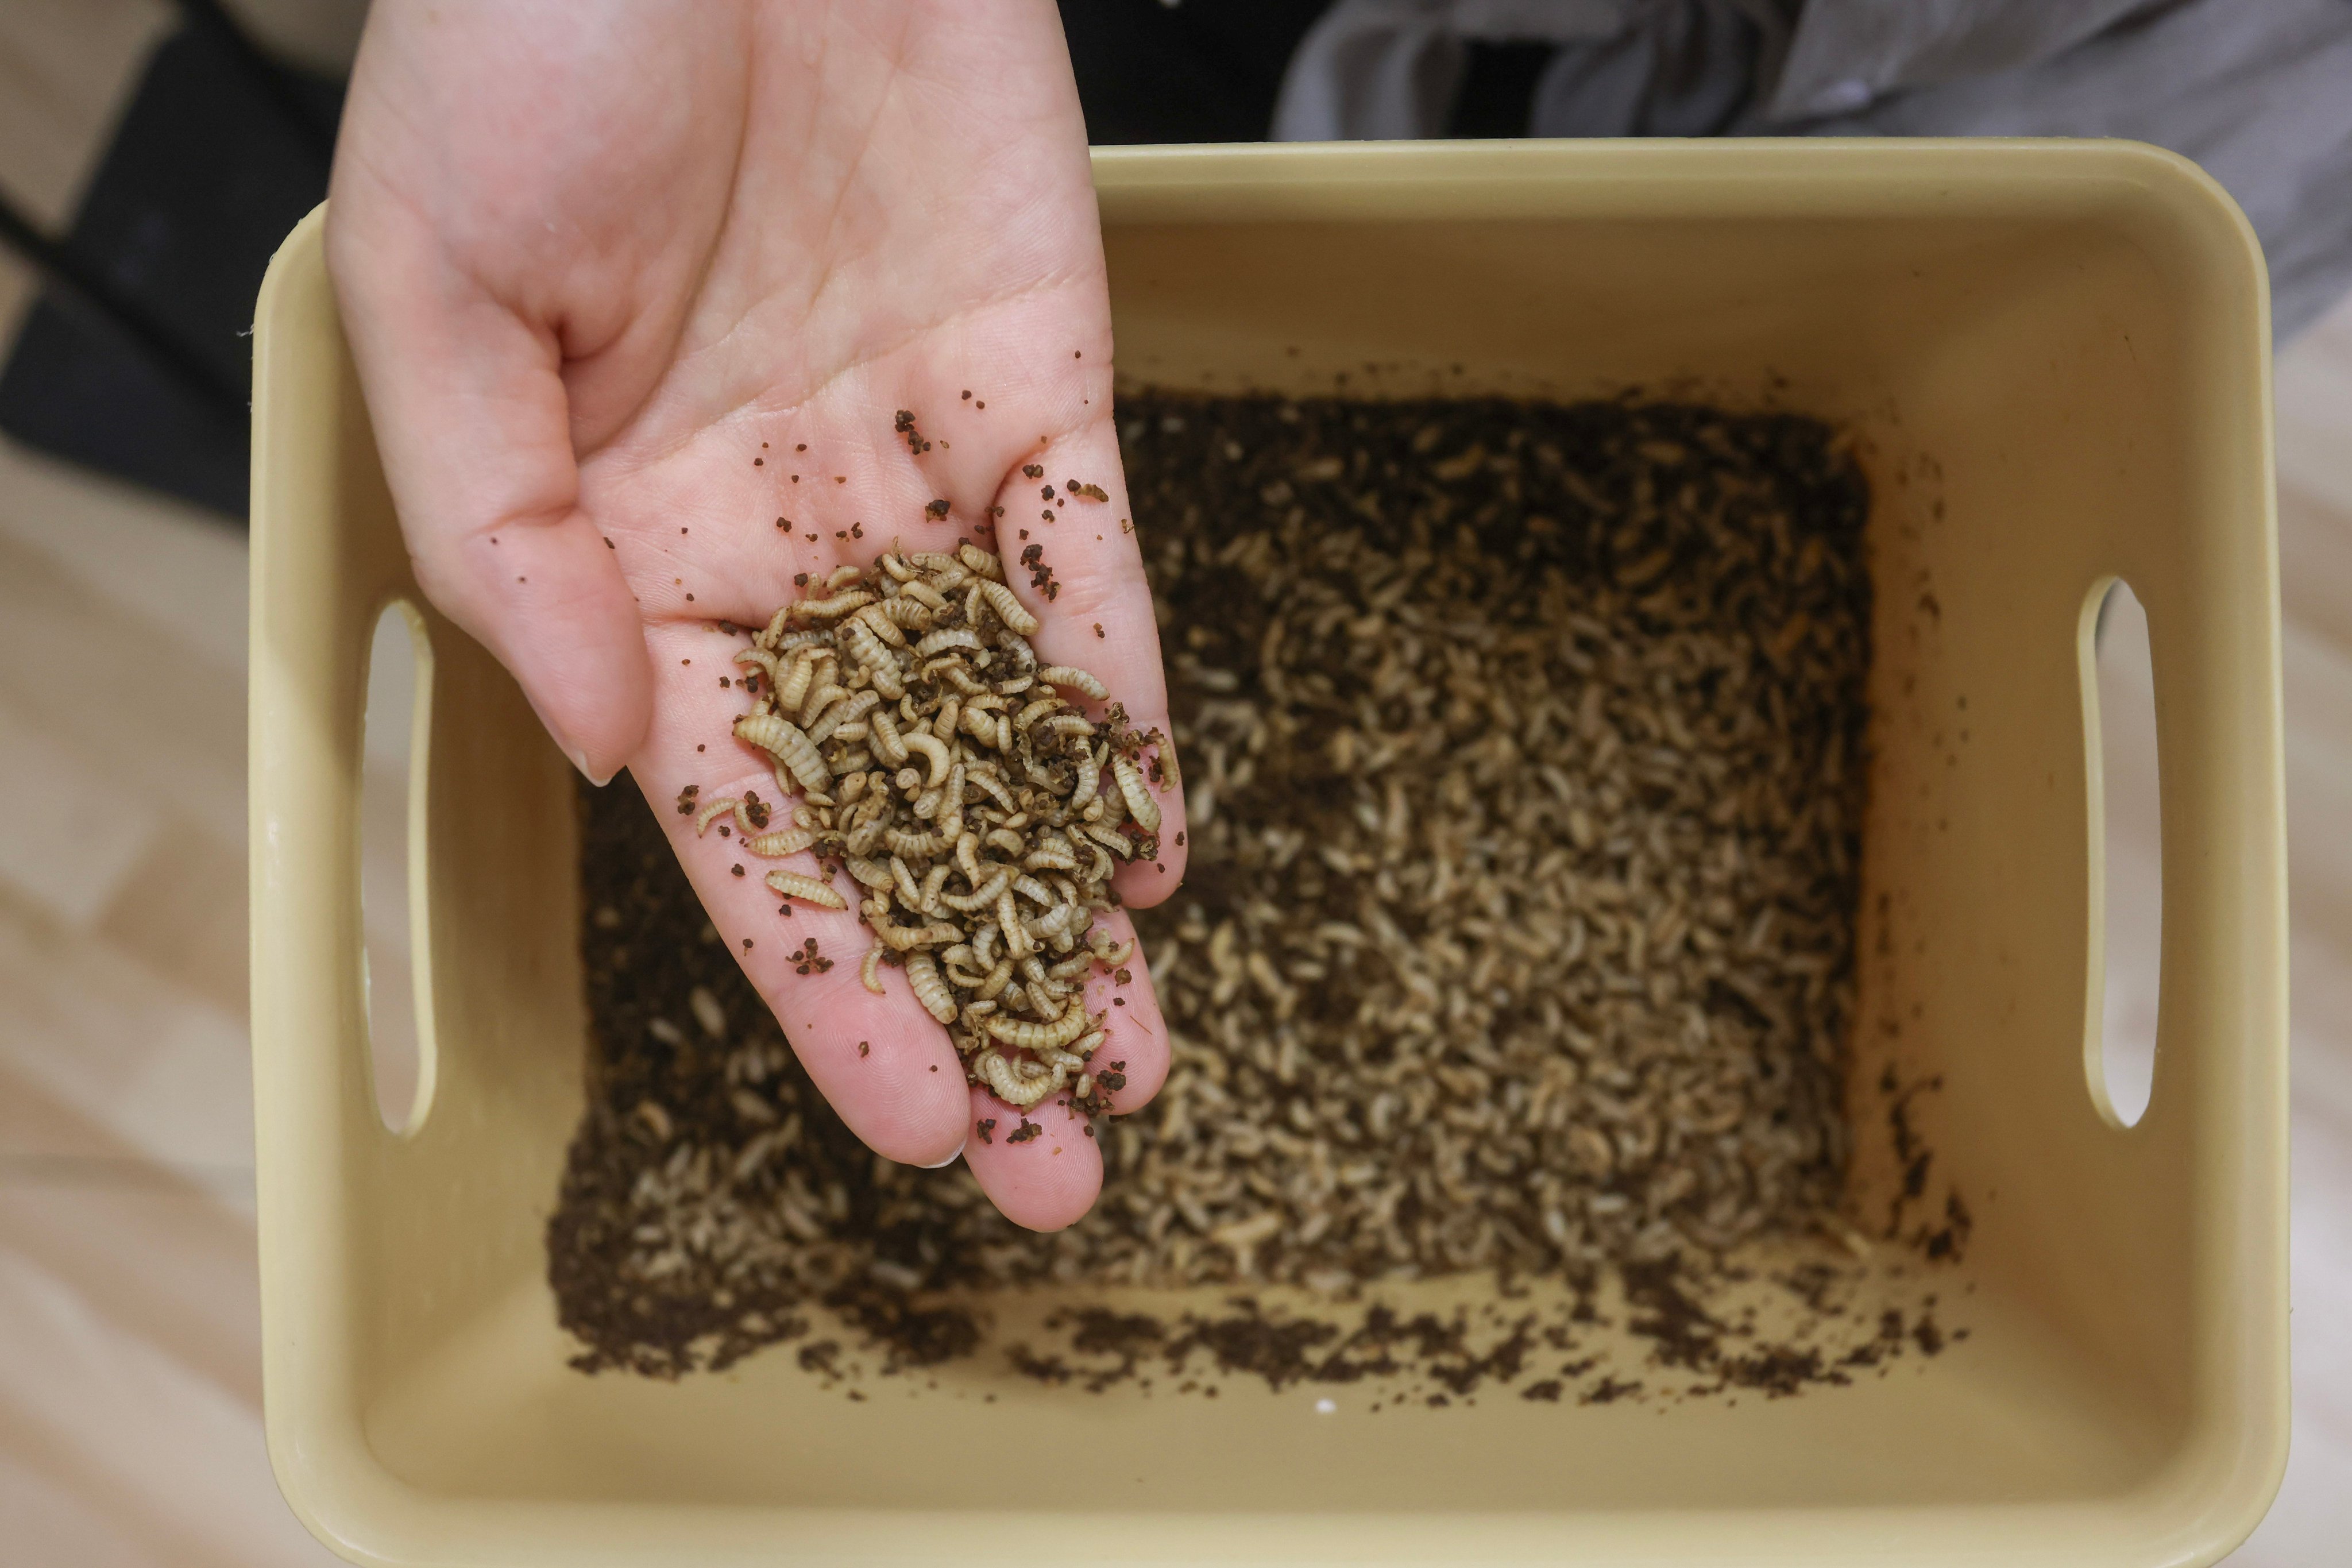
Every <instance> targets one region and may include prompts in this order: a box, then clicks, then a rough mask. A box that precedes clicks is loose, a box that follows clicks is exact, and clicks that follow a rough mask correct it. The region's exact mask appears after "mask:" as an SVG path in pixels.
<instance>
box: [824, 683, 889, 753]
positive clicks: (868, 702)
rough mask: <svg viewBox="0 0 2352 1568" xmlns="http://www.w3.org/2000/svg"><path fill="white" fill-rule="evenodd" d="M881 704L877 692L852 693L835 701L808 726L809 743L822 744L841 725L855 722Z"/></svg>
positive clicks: (837, 730)
mask: <svg viewBox="0 0 2352 1568" xmlns="http://www.w3.org/2000/svg"><path fill="white" fill-rule="evenodd" d="M881 704H882V697H881V694H880V693H879V692H875V691H859V692H856V693H853V694H852V695H851V697H850V698H849V700H847V701H845V702H836V703H835V704H834V705H833V706H832V707H830V708H828V709H826V710H824V715H823V716H822V717H821V718H819V719H818V720H817V721H816V722H815V723H814V724H813V725H811V726H810V727H809V731H808V738H809V743H810V744H812V745H817V746H822V745H823V744H824V742H825V738H826V737H827V736H829V735H833V734H835V733H838V732H839V731H840V729H841V727H842V726H843V725H845V724H850V723H855V722H856V721H858V720H860V719H862V718H864V717H865V716H866V714H868V713H871V712H872V711H874V710H875V709H877V708H878V707H880V706H881Z"/></svg>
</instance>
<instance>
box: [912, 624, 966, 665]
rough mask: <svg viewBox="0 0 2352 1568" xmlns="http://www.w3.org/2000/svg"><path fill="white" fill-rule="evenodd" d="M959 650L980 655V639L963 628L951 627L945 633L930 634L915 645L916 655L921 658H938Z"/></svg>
mask: <svg viewBox="0 0 2352 1568" xmlns="http://www.w3.org/2000/svg"><path fill="white" fill-rule="evenodd" d="M957 649H962V650H964V651H966V652H970V653H978V652H979V651H980V638H978V637H974V636H973V635H972V634H971V632H969V631H966V630H965V629H964V628H963V627H961V626H950V627H949V628H947V629H946V630H945V631H938V632H932V633H930V634H929V636H927V637H924V638H923V640H922V641H920V642H919V643H917V644H916V645H915V654H916V657H918V658H938V657H939V656H940V655H941V654H943V653H950V652H953V651H955V650H957Z"/></svg>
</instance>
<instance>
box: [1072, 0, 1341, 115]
mask: <svg viewBox="0 0 2352 1568" xmlns="http://www.w3.org/2000/svg"><path fill="white" fill-rule="evenodd" d="M1329 5H1330V0H1183V4H1182V5H1163V4H1162V3H1161V0H1061V9H1062V31H1063V34H1064V36H1065V37H1067V38H1068V39H1069V41H1070V66H1071V68H1072V69H1073V70H1074V71H1075V72H1076V76H1077V79H1078V101H1079V103H1080V104H1081V105H1082V106H1083V107H1084V109H1085V110H1086V116H1087V141H1089V142H1093V143H1094V144H1095V145H1097V146H1098V147H1104V146H1129V145H1133V144H1136V143H1139V142H1263V141H1265V139H1266V135H1267V133H1268V132H1269V131H1270V130H1271V128H1272V127H1273V124H1274V99H1275V94H1276V92H1277V91H1278V90H1280V89H1281V87H1282V72H1283V68H1284V67H1286V65H1288V64H1289V63H1290V56H1291V51H1292V50H1294V49H1296V48H1297V47H1298V40H1299V39H1300V38H1301V37H1305V36H1306V33H1307V28H1308V27H1310V26H1313V25H1314V23H1315V19H1316V18H1317V17H1318V16H1321V15H1322V14H1323V13H1324V11H1325V10H1327V9H1328V7H1329Z"/></svg>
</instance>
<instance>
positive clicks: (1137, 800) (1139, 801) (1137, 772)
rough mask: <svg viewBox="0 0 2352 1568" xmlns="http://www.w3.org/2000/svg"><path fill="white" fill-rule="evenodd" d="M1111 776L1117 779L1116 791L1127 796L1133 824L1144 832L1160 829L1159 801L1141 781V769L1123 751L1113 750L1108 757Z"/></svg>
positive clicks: (1155, 831)
mask: <svg viewBox="0 0 2352 1568" xmlns="http://www.w3.org/2000/svg"><path fill="white" fill-rule="evenodd" d="M1110 772H1111V776H1112V777H1113V778H1115V779H1117V780H1118V793H1119V794H1120V795H1124V796H1126V797H1127V809H1128V812H1129V815H1131V816H1133V817H1134V818H1135V825H1136V826H1138V827H1140V828H1141V829H1143V831H1144V832H1146V833H1157V832H1159V831H1160V803H1159V802H1158V801H1157V800H1154V799H1153V798H1152V797H1151V791H1150V788H1149V787H1148V786H1147V785H1146V784H1144V782H1143V771H1142V770H1141V769H1140V768H1138V767H1137V766H1136V765H1135V763H1134V760H1133V759H1132V758H1130V757H1129V756H1128V755H1127V754H1126V753H1125V752H1113V753H1112V754H1111V759H1110Z"/></svg>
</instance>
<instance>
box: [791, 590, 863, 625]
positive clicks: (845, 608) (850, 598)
mask: <svg viewBox="0 0 2352 1568" xmlns="http://www.w3.org/2000/svg"><path fill="white" fill-rule="evenodd" d="M873 602H874V595H871V594H869V593H867V592H866V590H865V589H863V588H851V589H848V590H846V591H845V592H842V593H837V594H835V595H833V596H832V597H831V598H827V599H803V600H801V601H800V602H799V603H798V604H796V605H792V606H791V608H792V611H793V619H794V620H796V621H830V620H836V619H838V618H839V617H841V616H845V615H847V614H849V612H850V611H852V610H855V609H858V608H860V607H862V606H864V605H870V604H872V603H873Z"/></svg>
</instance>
